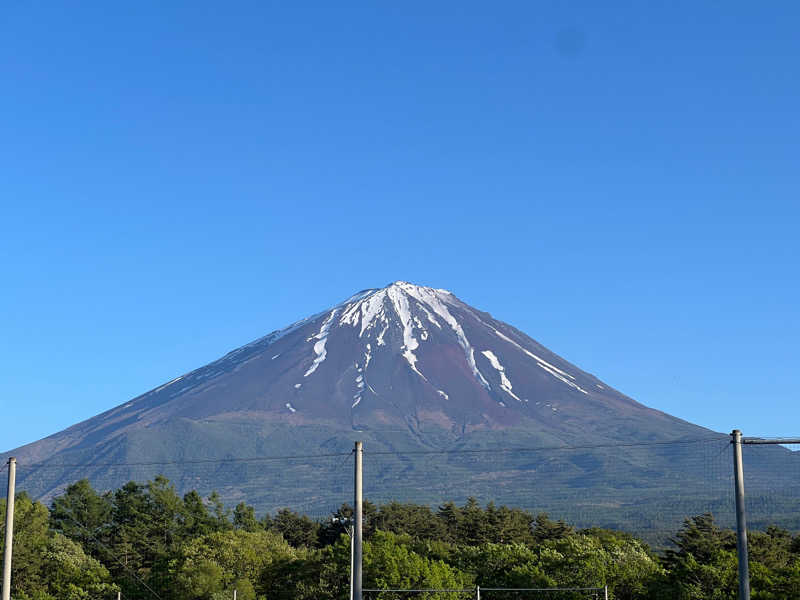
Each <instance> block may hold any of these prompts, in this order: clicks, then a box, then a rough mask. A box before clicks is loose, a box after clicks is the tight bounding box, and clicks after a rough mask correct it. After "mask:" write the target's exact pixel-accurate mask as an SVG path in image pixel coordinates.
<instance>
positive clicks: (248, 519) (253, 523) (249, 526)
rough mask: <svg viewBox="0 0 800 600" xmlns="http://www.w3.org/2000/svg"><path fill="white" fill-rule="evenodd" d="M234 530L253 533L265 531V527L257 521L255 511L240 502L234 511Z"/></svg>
mask: <svg viewBox="0 0 800 600" xmlns="http://www.w3.org/2000/svg"><path fill="white" fill-rule="evenodd" d="M233 528H234V529H242V530H244V531H250V532H253V531H258V530H260V529H263V528H264V526H263V525H262V524H261V523H259V521H258V519H256V511H255V509H254V508H253V507H252V506H249V505H247V504H245V503H244V502H240V503H239V504H237V505H236V508H234V509H233Z"/></svg>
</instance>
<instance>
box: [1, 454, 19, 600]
mask: <svg viewBox="0 0 800 600" xmlns="http://www.w3.org/2000/svg"><path fill="white" fill-rule="evenodd" d="M16 479H17V459H16V458H14V457H13V456H12V457H11V458H9V459H8V498H7V500H6V538H5V539H6V541H5V544H6V545H5V549H4V552H3V600H10V598H11V549H12V546H13V545H14V485H15V484H16Z"/></svg>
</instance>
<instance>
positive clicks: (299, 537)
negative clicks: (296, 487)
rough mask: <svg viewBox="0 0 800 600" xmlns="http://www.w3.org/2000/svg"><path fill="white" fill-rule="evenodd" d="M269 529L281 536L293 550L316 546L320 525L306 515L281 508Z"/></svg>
mask: <svg viewBox="0 0 800 600" xmlns="http://www.w3.org/2000/svg"><path fill="white" fill-rule="evenodd" d="M269 529H270V531H274V532H276V533H279V534H281V535H282V536H283V537H284V539H285V540H286V541H287V542H289V544H290V545H291V546H293V547H295V548H300V547H306V548H313V547H314V546H316V544H317V538H318V535H319V530H320V525H319V523H316V522H315V521H312V520H311V519H309V518H308V517H307V516H306V515H302V516H301V515H298V514H297V513H296V512H293V511H291V510H289V509H288V508H283V509H281V510H279V511H278V514H276V515H275V517H274V518H273V519H272V520H271V521H270V523H269Z"/></svg>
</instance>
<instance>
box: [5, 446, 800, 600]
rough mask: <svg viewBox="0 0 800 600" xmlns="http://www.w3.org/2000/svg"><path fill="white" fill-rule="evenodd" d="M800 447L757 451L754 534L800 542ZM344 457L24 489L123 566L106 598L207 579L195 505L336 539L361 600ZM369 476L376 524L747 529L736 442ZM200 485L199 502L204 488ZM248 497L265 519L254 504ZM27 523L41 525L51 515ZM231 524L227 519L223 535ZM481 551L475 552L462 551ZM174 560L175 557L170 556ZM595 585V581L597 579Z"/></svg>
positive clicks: (509, 457)
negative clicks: (406, 509)
mask: <svg viewBox="0 0 800 600" xmlns="http://www.w3.org/2000/svg"><path fill="white" fill-rule="evenodd" d="M798 449H800V445H791V446H788V447H786V446H779V445H755V444H746V445H744V447H743V459H744V483H745V498H746V509H747V517H748V525H749V529H750V530H751V531H752V530H765V529H766V528H767V527H769V526H772V525H775V526H777V527H779V528H784V529H787V530H789V531H790V532H793V533H794V532H798V531H800V504H799V503H798V501H797V498H798V497H800V452H798V451H797V450H798ZM336 450H340V451H335V452H330V453H327V454H316V455H311V454H303V455H301V454H297V455H287V456H272V457H269V456H266V457H243V458H227V459H218V460H216V459H202V460H199V459H195V460H171V461H162V462H146V463H145V462H141V463H137V462H119V463H113V462H102V461H90V462H85V463H79V462H75V463H70V464H66V463H61V464H39V465H36V464H25V463H24V462H19V463H18V464H17V469H16V471H17V491H18V493H19V492H25V491H26V490H28V489H31V488H32V489H38V490H46V491H43V492H41V493H39V494H38V495H37V494H30V497H31V500H34V501H36V500H38V501H40V502H42V503H43V504H44V505H45V506H48V507H55V506H56V505H58V506H59V510H60V511H61V512H59V513H57V514H58V515H59V517H58V518H60V519H61V523H62V524H61V529H63V530H66V529H69V531H68V533H69V534H70V538H71V539H73V540H77V541H79V542H80V544H82V547H83V548H84V549H85V550H86V552H87V554H88V555H90V556H91V557H93V558H96V559H97V560H99V561H100V562H102V564H103V565H105V566H106V567H107V568H108V569H109V571H110V572H111V579H112V581H113V584H112V585H111V587H109V588H107V589H104V590H103V593H102V594H100V595H98V596H97V597H101V596H102V597H106V596H108V593H110V592H112V591H113V592H115V593H116V591H120V592H121V593H122V595H123V598H131V599H142V600H144V599H152V598H159V599H160V598H169V597H173V591H174V590H175V589H178V588H179V587H180V586H181V585H183V586H184V587H185V586H186V585H187V583H186V581H178V578H179V577H188V576H189V575H192V576H194V575H196V574H197V573H199V574H200V575H202V569H203V568H205V567H202V568H200V567H197V565H195V567H197V569H198V570H197V573H195V572H194V571H191V570H190V569H189V567H187V568H186V569H189V570H186V572H184V573H183V574H181V571H180V569H177V568H176V566H175V565H176V564H178V563H176V562H175V561H181V560H187V559H186V556H189V555H190V554H191V552H192V551H194V550H192V548H193V547H192V539H193V538H192V536H196V535H200V534H201V533H202V532H203V529H202V527H201V526H200V525H198V524H197V523H193V522H192V519H193V518H196V515H195V516H192V515H193V513H192V510H194V509H195V508H197V503H198V502H199V503H200V504H202V506H203V511H205V514H207V518H208V519H211V520H212V521H213V519H223V520H225V521H226V523H228V524H229V525H226V527H229V528H230V527H232V524H233V523H234V522H235V521H236V520H237V519H239V521H238V523H237V525H236V529H237V531H238V530H242V531H248V528H249V525H248V524H247V522H246V519H247V518H251V519H255V520H257V521H259V523H261V529H262V530H265V529H267V528H266V527H265V526H264V524H265V523H268V522H269V523H273V524H274V523H275V522H277V519H279V518H283V517H285V519H284V522H283V523H282V525H281V527H283V528H284V529H282V530H281V532H282V534H283V535H284V536H285V537H286V538H287V539H290V538H291V536H296V537H295V539H294V541H293V546H295V547H301V546H304V545H308V547H312V546H315V545H317V546H319V544H321V543H324V544H328V545H331V548H333V551H332V553H331V554H330V556H329V558H327V559H325V560H331V561H333V562H334V563H335V569H334V570H335V574H334V575H332V576H333V577H334V580H335V581H337V582H338V583H337V584H336V585H338V586H339V588H338V589H339V592H337V593H338V594H339V595H341V596H342V597H346V593H347V588H348V575H347V573H348V569H349V568H348V564H349V554H350V551H349V547H348V545H347V543H346V542H345V541H342V539H340V536H342V534H343V533H344V532H346V531H347V528H348V527H350V526H352V522H348V521H347V519H346V518H347V517H349V516H350V514H349V513H348V512H347V509H346V508H345V509H344V512H342V505H344V504H352V502H353V466H354V462H353V456H354V455H353V451H352V450H346V449H344V448H336ZM363 468H364V473H363V480H364V498H365V500H366V501H368V502H369V503H370V505H371V506H372V508H371V509H370V510H371V511H372V512H371V513H370V510H366V511H365V524H366V523H368V521H369V518H370V514H371V515H373V516H374V514H376V513H375V511H376V510H377V511H379V510H380V507H381V506H385V505H388V504H389V503H392V502H400V503H415V504H418V505H420V506H422V507H427V508H428V509H430V511H431V512H430V513H427V514H428V515H431V516H433V515H441V514H443V513H446V511H447V507H448V506H460V507H466V506H467V505H468V504H470V503H471V505H479V506H483V507H489V506H495V507H500V506H502V505H505V506H508V507H513V508H519V509H524V510H526V511H529V512H530V513H531V514H532V515H536V514H539V513H543V512H544V513H548V515H549V517H550V519H551V520H553V521H555V520H563V521H564V522H565V523H566V524H568V525H571V526H574V527H575V528H577V529H583V528H607V529H612V530H617V531H623V532H627V533H630V534H633V535H634V536H636V537H637V538H639V539H642V540H644V541H646V542H648V543H649V544H650V545H651V546H652V547H653V548H655V549H664V548H666V547H668V546H669V544H670V540H671V539H673V538H674V536H675V535H676V533H677V532H678V530H679V529H680V528H681V527H682V525H683V524H684V521H685V519H687V518H689V517H692V516H695V515H701V514H704V513H711V514H712V515H713V516H714V519H715V521H716V523H717V524H718V525H720V526H722V527H725V528H734V527H735V509H734V487H733V479H734V478H733V460H732V445H731V443H730V438H729V437H728V436H720V435H717V436H710V437H709V438H706V439H694V440H676V441H669V442H637V443H629V444H587V445H573V446H560V447H538V448H533V447H531V448H522V447H518V448H460V449H456V450H449V451H438V450H430V451H429V450H422V451H420V450H410V451H405V452H404V451H389V450H385V449H384V448H378V449H377V450H371V449H370V446H369V444H367V445H365V449H364V456H363ZM7 475H8V472H7V465H6V464H2V465H0V495H1V496H2V498H3V499H4V498H5V496H6V491H7ZM81 479H89V480H90V481H91V482H92V485H93V486H94V488H95V489H96V490H97V492H98V496H102V497H104V498H106V499H107V500H108V502H109V503H110V504H109V506H111V508H110V509H109V510H110V511H111V512H110V513H109V514H108V515H105V516H104V518H105V521H103V522H99V521H98V522H92V521H91V519H92V515H91V514H87V513H78V512H72V511H73V508H71V507H72V505H70V504H59V502H60V501H61V500H62V499H64V498H67V497H68V496H69V494H65V491H66V490H68V489H72V492H71V493H74V492H75V490H74V488H70V486H71V485H72V484H74V483H75V482H76V481H78V480H81ZM128 482H134V483H128ZM192 490H196V491H197V493H196V494H193V493H192ZM192 502H194V503H195V505H192ZM240 503H242V505H243V506H245V508H249V510H250V511H251V512H250V513H248V512H247V511H246V510H245V511H241V510H240V506H239V505H240ZM31 506H32V504H31V502H30V500H28V504H26V503H25V501H23V500H21V501H19V502H18V511H22V512H24V511H26V510H32V509H31V508H30V507H31ZM375 507H378V508H375ZM282 509H290V511H291V513H292V514H290V515H284V516H283V517H281V516H280V515H281V511H282ZM31 514H33V513H31ZM53 514H56V513H55V512H54V513H53ZM406 514H408V513H406ZM487 514H488V513H487ZM301 515H305V516H306V517H307V519H306V521H305V522H299V521H296V520H295V521H292V519H300V516H301ZM334 516H336V518H337V519H339V520H338V521H337V522H336V523H333V519H332V518H333V517H334ZM436 518H439V517H436ZM242 519H244V521H243V520H242ZM270 519H272V521H270ZM23 521H24V522H25V523H26V525H25V526H26V527H29V526H30V523H32V522H35V519H32V518H27V520H26V519H23ZM309 523H310V524H311V525H310V526H309ZM377 523H378V521H373V522H372V525H373V529H372V530H369V528H367V530H365V535H366V537H367V541H368V542H369V543H368V544H367V546H366V547H365V561H367V563H369V561H370V560H371V558H370V556H369V553H370V551H371V550H370V543H372V544H374V543H375V540H374V539H371V538H370V536H371V535H374V529H375V527H377V525H376V524H377ZM217 525H219V524H218V523H217ZM217 525H213V523H212V525H211V526H210V527H211V528H210V529H209V530H214V527H217ZM304 527H305V528H306V529H304ZM326 527H327V528H328V529H327V532H328V533H327V535H328V538H327V539H326V540H325V541H324V542H320V540H321V539H322V538H321V537H320V535H321V533H320V532H321V531H323V532H324V531H325V528H326ZM133 529H137V532H138V533H137V534H136V535H133V534H130V532H131V531H132V530H133ZM218 529H220V528H219V527H217V530H218ZM223 529H224V528H223ZM309 531H313V536H312V537H313V539H312V537H309V538H308V539H307V540H304V538H302V536H303V535H311V534H309ZM142 532H144V533H142ZM242 535H244V534H242ZM181 536H183V537H182V538H181ZM262 537H263V536H262ZM31 539H32V538H31ZM220 539H221V540H222V538H220ZM265 539H266V538H265ZM265 539H260V538H259V539H258V540H257V539H255V538H254V539H253V540H252V544H253V546H252V548H250V551H251V552H252V553H255V554H258V553H259V552H262V551H263V552H265V553H266V552H273V551H274V547H269V548H268V547H267V546H264V547H263V550H262V549H260V548H261V547H260V546H258V544H267V543H272V542H268V541H265ZM343 539H344V538H343ZM475 539H476V540H479V539H480V538H479V537H476V538H475ZM15 540H17V541H15V544H17V543H19V544H22V546H21V548H23V553H24V546H25V544H27V543H28V541H29V540H28V538H27V537H26V536H24V535H23V536H22V537H19V538H15ZM259 540H260V541H259ZM489 541H500V542H502V540H489ZM248 543H250V542H248ZM470 543H472V542H470ZM476 543H479V542H476ZM220 544H223V545H224V542H223V541H220ZM187 548H188V550H187ZM165 549H168V551H167V550H165ZM177 549H180V552H178V550H177ZM62 550H63V549H62ZM197 551H198V552H200V550H199V549H198V550H197ZM204 551H205V550H204ZM215 551H217V550H215ZM176 552H178V554H176ZM219 552H221V553H222V551H221V550H219ZM287 552H288V550H287ZM181 553H183V554H181ZM187 553H188V554H187ZM223 554H224V553H223ZM467 555H469V553H467V554H464V555H463V556H462V558H463V557H464V556H467ZM220 556H222V554H220ZM308 556H311V555H308ZM469 556H472V555H469ZM475 556H477V555H475ZM165 557H169V561H172V562H171V563H169V564H167V562H164V561H166V560H167V559H166V558H165ZM176 557H177V558H176ZM473 559H475V557H473ZM225 560H229V561H234V562H231V564H230V565H228V566H226V567H224V569H228V570H229V571H230V573H232V572H233V571H236V570H237V568H238V565H237V564H236V562H235V561H237V560H240V559H239V558H236V557H235V556H234V558H233V559H227V558H226V559H225ZM220 561H221V563H220V564H223V565H225V564H227V563H225V562H224V560H223V559H220ZM87 564H88V563H87ZM180 564H183V563H180ZM186 564H191V563H188V562H187V563H186ZM287 564H288V563H287ZM308 564H311V563H308ZM195 567H192V568H195ZM332 568H333V567H332ZM373 568H375V567H373ZM200 575H198V577H199V576H200ZM203 576H204V575H203ZM280 576H281V577H286V578H288V579H287V581H286V582H283V583H280V582H270V581H267V580H263V578H262V579H261V580H258V581H257V583H258V585H260V586H262V588H263V589H277V587H280V585H283V588H281V589H282V590H283V591H276V592H275V593H274V594H273V596H274V597H276V598H284V597H286V598H289V597H292V593H293V592H292V590H291V589H290V587H291V585H292V583H291V582H292V580H291V577H294V576H295V575H294V574H293V573H292V572H291V570H290V571H288V572H287V573H283V572H282V574H281V575H280ZM219 577H220V578H221V579H223V580H224V581H225V583H224V586H223V587H222V588H221V589H220V590H219V591H218V592H215V594H216V595H212V596H209V597H213V598H214V600H218V598H219V599H221V598H223V597H228V596H225V594H229V593H230V592H231V590H233V589H235V585H236V584H237V582H236V580H235V578H234V577H233V575H229V574H228V573H227V572H225V573H222V574H221V575H220V576H219ZM253 577H263V576H261V575H258V576H257V575H253ZM471 582H472V580H469V579H467V580H462V581H461V582H460V583H463V584H467V586H469V584H470V583H471ZM476 582H478V583H482V582H481V581H479V580H476ZM195 583H196V582H195ZM365 583H366V581H365ZM594 583H595V579H593V578H589V579H587V580H586V582H585V584H588V585H594ZM597 583H601V582H600V581H598V582H597ZM192 585H194V583H192ZM198 585H199V584H198ZM270 586H273V587H270ZM276 586H277V587H276ZM287 586H288V587H287ZM601 589H602V588H591V589H589V588H587V589H582V590H556V589H548V590H509V589H507V588H505V589H499V588H483V589H481V592H480V593H481V595H480V597H481V598H484V599H493V600H505V599H511V598H520V599H522V598H554V599H559V600H561V599H562V598H563V599H570V600H573V599H574V600H581V599H584V598H594V597H596V596H597V594H599V593H600V591H599V590H601ZM106 592H108V593H106ZM476 593H477V590H476V589H475V588H471V587H464V588H459V589H451V590H435V591H434V590H430V589H424V590H422V589H419V590H385V589H384V590H368V591H365V593H364V598H365V599H367V598H370V599H378V598H380V599H381V600H386V599H390V598H391V599H397V600H400V599H402V598H428V599H431V598H436V599H439V598H441V599H444V598H474V597H476ZM112 597H113V595H112ZM336 597H337V598H338V597H339V596H336ZM597 597H602V596H597Z"/></svg>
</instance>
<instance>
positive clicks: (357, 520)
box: [352, 442, 364, 600]
mask: <svg viewBox="0 0 800 600" xmlns="http://www.w3.org/2000/svg"><path fill="white" fill-rule="evenodd" d="M354 452H355V458H356V459H355V469H354V471H355V472H354V482H353V483H354V485H353V488H354V490H353V491H354V492H355V494H354V495H355V498H354V502H353V585H352V592H353V600H363V596H362V591H361V564H362V558H363V547H362V541H363V527H362V520H363V518H364V504H363V497H362V492H363V485H362V481H363V480H362V471H361V459H362V457H363V454H364V444H363V442H356V446H355V450H354Z"/></svg>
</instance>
